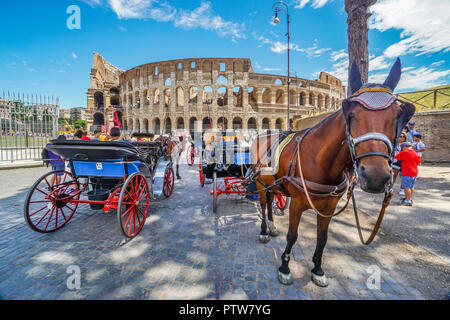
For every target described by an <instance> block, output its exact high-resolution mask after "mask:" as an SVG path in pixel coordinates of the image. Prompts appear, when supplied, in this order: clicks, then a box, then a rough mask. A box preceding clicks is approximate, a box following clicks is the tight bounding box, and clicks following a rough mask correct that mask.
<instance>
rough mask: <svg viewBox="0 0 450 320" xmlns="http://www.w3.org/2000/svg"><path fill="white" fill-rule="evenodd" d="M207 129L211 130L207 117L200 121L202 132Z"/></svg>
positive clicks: (209, 120)
mask: <svg viewBox="0 0 450 320" xmlns="http://www.w3.org/2000/svg"><path fill="white" fill-rule="evenodd" d="M209 129H211V119H210V118H209V117H205V118H203V121H202V130H203V131H206V130H209Z"/></svg>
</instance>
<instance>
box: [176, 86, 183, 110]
mask: <svg viewBox="0 0 450 320" xmlns="http://www.w3.org/2000/svg"><path fill="white" fill-rule="evenodd" d="M183 106H184V90H183V88H182V87H178V88H177V107H183Z"/></svg>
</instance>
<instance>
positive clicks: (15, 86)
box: [0, 0, 450, 108]
mask: <svg viewBox="0 0 450 320" xmlns="http://www.w3.org/2000/svg"><path fill="white" fill-rule="evenodd" d="M273 3H274V1H267V0H227V1H221V0H220V1H205V0H203V1H202V0H192V1H179V0H83V1H81V0H70V1H66V0H58V1H56V0H53V1H49V0H48V1H44V0H42V1H34V0H16V1H3V2H2V5H1V10H0V41H1V45H0V74H1V77H0V95H1V94H2V92H3V91H8V90H10V91H15V92H21V93H25V94H40V95H55V96H58V97H59V98H60V103H61V107H63V108H68V107H79V106H86V90H87V88H88V87H89V85H90V83H89V72H90V68H91V66H92V58H93V55H92V52H93V51H96V52H99V53H100V54H101V55H103V56H104V57H105V58H106V59H107V60H108V61H109V62H111V63H112V64H114V65H115V66H117V67H119V68H121V69H124V70H127V69H130V68H132V67H135V66H137V65H141V64H145V63H149V62H152V61H161V60H168V59H177V58H192V57H243V58H250V59H251V60H252V64H253V69H254V71H255V72H267V73H274V74H286V65H287V63H286V48H287V46H286V37H285V33H286V18H285V15H284V14H280V20H281V21H280V23H279V24H278V25H273V24H271V21H272V20H273V11H272V4H273ZM286 3H287V4H288V5H289V13H290V15H291V41H292V46H291V49H292V51H291V72H292V74H297V75H298V76H299V77H303V78H307V79H316V78H317V76H318V73H319V72H320V71H327V72H330V73H332V74H334V75H336V76H338V77H339V78H341V79H342V80H343V81H344V82H346V74H347V64H348V55H347V24H346V19H347V14H346V12H345V10H344V0H292V1H286ZM70 5H77V6H78V7H79V8H80V11H81V20H80V21H81V29H79V30H70V29H68V27H67V19H68V18H69V17H70V14H68V13H67V12H66V11H67V8H68V7H69V6H70ZM449 8H450V0H378V2H377V4H376V5H375V6H374V7H372V8H371V10H372V12H373V15H372V18H371V19H370V31H369V54H370V57H371V61H370V69H371V72H370V79H369V80H371V81H372V82H380V81H383V80H384V79H385V77H386V75H387V73H388V72H389V68H390V66H391V65H392V63H393V62H394V60H395V58H396V57H397V56H399V57H400V58H401V59H402V65H403V75H402V80H401V82H400V84H399V87H398V89H399V90H398V91H411V90H417V89H425V88H429V87H432V86H435V85H441V84H448V83H450V19H448V15H449Z"/></svg>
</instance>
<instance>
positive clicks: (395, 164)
mask: <svg viewBox="0 0 450 320" xmlns="http://www.w3.org/2000/svg"><path fill="white" fill-rule="evenodd" d="M406 139H407V137H406V133H404V132H402V133H401V134H400V137H398V142H397V146H396V147H395V151H394V159H393V160H392V171H393V172H394V179H393V184H395V180H396V179H397V176H398V174H399V173H400V172H401V169H402V163H401V161H399V160H397V159H395V156H396V155H397V154H399V153H400V152H401V151H402V149H401V148H400V145H401V144H402V143H403V142H406ZM400 191H403V189H401V190H400ZM399 194H400V195H405V193H404V191H403V192H399Z"/></svg>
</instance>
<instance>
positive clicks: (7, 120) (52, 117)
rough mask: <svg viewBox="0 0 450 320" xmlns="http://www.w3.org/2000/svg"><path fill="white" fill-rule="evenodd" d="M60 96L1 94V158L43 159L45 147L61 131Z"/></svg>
mask: <svg viewBox="0 0 450 320" xmlns="http://www.w3.org/2000/svg"><path fill="white" fill-rule="evenodd" d="M58 104H59V100H58V98H56V99H54V98H53V97H45V96H44V97H42V96H37V95H32V96H29V95H26V96H25V95H23V94H22V95H20V94H16V93H12V94H10V93H9V92H8V93H7V94H6V95H5V93H3V96H0V127H1V136H0V161H3V162H4V161H9V162H14V161H20V160H40V159H41V151H42V148H43V147H45V146H46V144H47V143H48V141H49V140H50V139H53V138H55V137H56V135H57V134H58Z"/></svg>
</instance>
